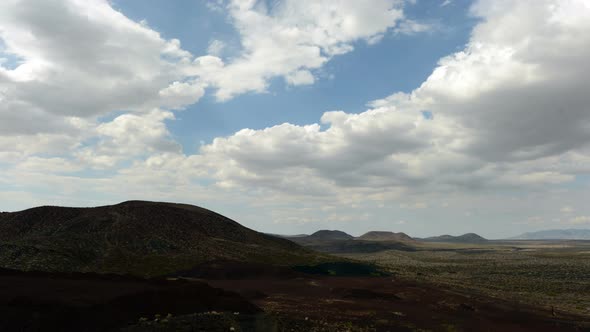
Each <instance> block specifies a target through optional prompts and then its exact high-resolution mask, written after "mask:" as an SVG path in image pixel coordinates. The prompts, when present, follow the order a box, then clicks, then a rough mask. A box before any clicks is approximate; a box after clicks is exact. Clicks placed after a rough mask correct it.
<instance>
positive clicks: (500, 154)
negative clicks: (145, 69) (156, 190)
mask: <svg viewBox="0 0 590 332" xmlns="http://www.w3.org/2000/svg"><path fill="white" fill-rule="evenodd" d="M472 12H473V14H474V15H476V16H478V17H480V18H481V23H479V24H478V25H477V26H476V27H475V29H474V31H473V34H472V37H471V40H470V41H469V43H468V44H467V46H466V48H465V49H464V50H463V51H460V52H457V53H455V54H452V55H450V56H448V57H445V58H443V59H441V60H440V62H439V65H438V67H437V68H436V69H435V70H434V71H433V73H432V74H431V75H430V77H428V79H427V80H426V81H425V82H424V83H423V84H422V85H421V86H420V87H419V88H417V89H416V90H414V91H412V92H411V93H408V94H405V93H396V94H393V95H391V96H389V97H387V98H384V99H382V100H377V101H374V102H372V103H370V106H371V109H369V110H367V111H365V112H363V113H360V114H347V113H344V112H328V113H325V114H324V116H323V117H322V119H321V123H322V124H323V125H324V127H325V128H326V129H325V130H322V129H321V128H322V126H320V124H311V125H307V126H299V125H292V124H288V123H285V124H282V125H278V126H274V127H270V128H266V129H264V130H249V129H245V130H242V131H239V132H237V133H236V134H234V135H232V136H229V137H226V138H218V139H215V140H214V141H213V143H212V144H210V145H208V146H204V147H203V148H202V154H203V155H204V156H205V157H206V158H208V159H209V160H210V161H215V160H217V161H218V164H216V166H215V167H216V169H217V171H216V173H215V176H216V177H217V179H218V180H219V181H220V183H226V184H232V185H238V184H240V183H241V184H242V185H245V186H253V185H257V186H262V187H265V186H266V187H271V188H273V189H280V188H291V187H292V188H297V187H301V185H299V186H298V185H297V183H301V182H300V181H301V180H302V179H303V178H305V179H307V181H306V183H308V184H306V186H308V187H313V189H310V191H311V192H323V193H327V192H336V191H337V189H336V188H338V190H342V188H351V187H357V188H360V189H362V188H365V189H367V190H369V189H370V190H373V191H375V190H379V189H382V190H385V188H387V190H391V189H392V188H406V189H411V190H420V189H421V188H422V189H428V190H433V189H435V190H448V189H452V188H457V187H461V188H467V189H481V188H484V189H485V188H487V189H493V188H503V187H513V188H517V187H522V186H526V187H530V186H543V185H555V184H561V183H565V182H569V181H572V180H574V179H575V176H576V174H579V172H580V171H582V170H580V169H579V167H578V170H577V171H576V170H574V168H575V167H572V164H571V163H569V162H568V160H571V159H572V158H577V159H578V160H587V159H586V158H588V149H587V147H588V143H589V142H590V130H589V129H590V109H589V108H588V107H589V105H590V95H589V94H588V93H587V91H586V88H585V84H584V82H585V81H586V79H587V77H588V74H590V65H589V63H588V61H587V59H588V58H590V34H588V31H590V6H589V5H588V4H587V3H586V2H584V1H581V0H577V1H576V0H571V1H550V0H547V1H543V2H542V3H538V2H535V3H531V2H519V1H502V2H497V1H487V0H482V1H479V2H477V3H476V4H475V5H474V7H473V9H472ZM370 31H373V30H370ZM336 53H337V52H336ZM218 66H219V67H220V68H221V67H223V65H222V64H220V63H218ZM424 110H428V111H429V114H432V117H425V116H424V113H423V111H424ZM222 161H223V162H222ZM228 161H229V162H228ZM578 166H581V165H578ZM586 166H587V165H586ZM311 183H313V185H311ZM289 190H291V189H287V191H289Z"/></svg>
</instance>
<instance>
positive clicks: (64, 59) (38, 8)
mask: <svg viewBox="0 0 590 332" xmlns="http://www.w3.org/2000/svg"><path fill="white" fill-rule="evenodd" d="M0 44H1V45H4V47H3V48H2V49H0V56H2V55H3V54H7V55H10V56H12V57H16V58H18V59H19V61H18V63H16V65H14V66H12V67H9V66H8V65H7V64H6V62H4V64H2V63H0V158H1V159H6V158H10V159H11V160H12V161H15V160H22V158H26V156H29V155H33V154H44V155H52V154H54V155H55V154H58V155H61V156H65V155H69V156H71V155H72V154H74V155H80V156H82V155H87V154H88V153H90V152H89V151H91V150H97V151H102V152H100V155H101V157H98V156H94V157H93V158H95V159H96V160H99V159H101V160H102V164H104V165H106V164H112V162H113V160H115V159H118V157H116V156H114V155H110V156H109V155H108V154H116V155H118V156H122V155H124V154H125V153H128V152H130V150H138V149H140V148H139V146H143V147H144V149H143V151H144V152H150V151H159V150H162V149H168V150H170V149H172V148H173V147H174V148H175V149H178V146H177V145H176V144H175V143H172V142H170V141H166V140H160V139H154V137H152V136H150V135H151V134H153V131H149V130H148V131H146V132H145V133H142V135H143V136H142V137H139V135H136V134H134V133H129V138H128V139H126V140H122V138H121V137H122V136H125V133H120V134H119V136H120V137H119V138H114V137H113V136H112V135H110V134H112V133H113V131H112V130H111V131H109V130H107V129H108V128H110V127H111V126H112V125H113V124H106V125H100V121H99V118H100V117H102V116H105V115H108V114H110V113H112V112H115V111H116V112H121V111H128V112H134V113H136V114H137V115H132V114H129V115H125V116H122V117H120V118H118V120H116V121H115V122H114V123H115V124H121V123H120V122H121V120H122V119H126V118H128V119H132V120H133V121H137V123H136V126H142V125H145V121H146V120H145V119H152V120H150V121H154V120H153V117H154V114H155V113H154V111H152V110H153V109H158V108H162V109H182V108H183V107H185V106H186V105H189V104H193V103H195V102H196V101H198V100H199V98H201V97H202V96H203V94H204V87H205V86H204V85H203V84H201V83H199V82H196V81H194V78H191V77H189V75H187V74H186V73H185V71H186V70H185V69H184V68H185V64H190V62H191V60H192V55H191V54H190V53H188V52H186V51H184V50H182V48H181V46H180V42H179V41H178V40H175V39H172V40H165V39H163V38H162V37H161V36H160V34H159V33H158V32H156V31H154V30H152V29H150V28H149V27H148V26H147V25H146V23H145V22H142V23H136V22H134V21H132V20H130V19H128V18H127V17H125V16H124V15H123V14H121V13H119V12H117V11H115V10H114V9H113V8H112V7H111V6H110V4H109V2H108V1H106V0H95V1H79V0H60V1H58V0H49V1H40V0H11V1H3V2H2V3H0ZM5 65H6V66H5ZM141 114H145V115H141ZM159 114H166V113H165V112H163V111H161V112H159ZM155 121H163V119H158V120H155ZM152 124H153V123H152ZM160 127H161V128H159V129H158V130H159V131H158V132H159V133H160V132H162V130H165V125H164V124H163V123H160ZM127 128H128V129H132V126H131V125H127ZM147 129H154V126H152V127H149V128H147ZM101 135H103V136H104V137H100V136H101ZM97 136H98V137H97ZM141 138H143V139H146V141H145V142H143V143H141V144H139V142H138V141H137V140H138V139H141ZM92 139H94V140H98V141H99V142H100V144H99V145H100V146H98V147H83V146H84V145H86V142H88V141H92ZM165 141H166V142H165ZM108 142H110V143H108ZM90 144H91V143H90ZM125 144H130V146H125ZM150 144H153V146H150ZM107 146H110V147H109V148H107ZM82 147H83V148H82ZM80 148H82V150H79V149H80ZM116 149H118V150H119V151H118V152H115V150H116ZM95 152H96V151H95ZM95 152H93V153H95ZM107 152H108V153H107ZM2 156H4V157H2ZM87 157H88V156H87ZM130 157H131V156H130Z"/></svg>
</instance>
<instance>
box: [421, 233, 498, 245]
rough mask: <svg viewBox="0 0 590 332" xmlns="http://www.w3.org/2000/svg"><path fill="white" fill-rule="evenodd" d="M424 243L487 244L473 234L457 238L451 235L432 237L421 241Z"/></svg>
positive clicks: (483, 239)
mask: <svg viewBox="0 0 590 332" xmlns="http://www.w3.org/2000/svg"><path fill="white" fill-rule="evenodd" d="M422 241H425V242H448V243H484V242H488V240H487V239H485V238H483V237H481V236H479V235H477V234H475V233H467V234H463V235H459V236H452V235H441V236H432V237H427V238H425V239H422Z"/></svg>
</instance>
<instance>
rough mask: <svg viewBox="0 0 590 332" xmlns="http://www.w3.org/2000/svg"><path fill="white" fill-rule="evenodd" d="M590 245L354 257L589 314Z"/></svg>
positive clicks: (413, 275) (414, 275)
mask: <svg viewBox="0 0 590 332" xmlns="http://www.w3.org/2000/svg"><path fill="white" fill-rule="evenodd" d="M589 248H590V242H588V243H577V244H576V245H571V246H554V247H551V246H539V247H536V248H535V247H534V246H533V247H532V248H531V246H530V245H527V246H525V247H524V248H520V247H518V246H516V247H515V246H513V245H510V246H509V245H486V246H475V247H474V248H468V247H467V248H466V247H457V248H454V247H453V246H450V245H447V246H444V247H441V248H433V247H428V248H422V249H421V250H418V251H415V252H407V251H396V250H390V251H383V252H379V253H372V254H349V255H346V257H348V258H353V259H358V260H363V261H369V262H372V263H376V264H379V265H381V266H383V267H384V268H386V269H387V270H388V271H390V272H391V273H393V274H394V275H397V276H399V277H402V278H410V279H418V280H423V281H427V282H429V283H434V284H439V285H446V286H450V287H452V288H454V289H457V290H460V289H465V290H469V291H470V292H473V291H476V292H480V293H482V294H485V295H488V296H493V297H497V298H502V299H510V300H515V301H518V302H523V303H528V304H533V305H540V306H543V307H546V308H551V307H555V308H556V310H557V311H558V312H559V311H562V312H570V313H577V314H582V315H588V316H590V278H589V277H588V276H589V275H590V252H589V251H588V249H589Z"/></svg>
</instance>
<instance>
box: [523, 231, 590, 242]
mask: <svg viewBox="0 0 590 332" xmlns="http://www.w3.org/2000/svg"><path fill="white" fill-rule="evenodd" d="M511 239H515V240H590V229H550V230H544V231H538V232H528V233H524V234H521V235H519V236H515V237H513V238H511Z"/></svg>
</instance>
